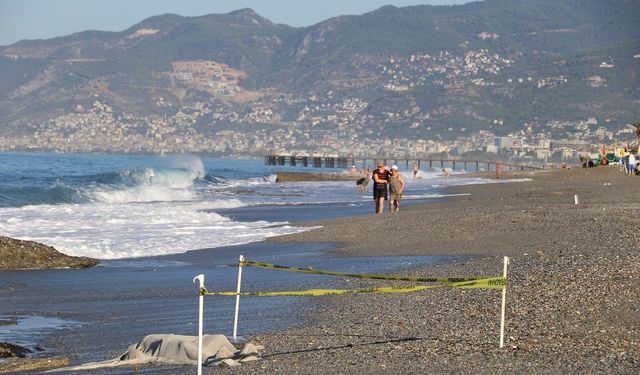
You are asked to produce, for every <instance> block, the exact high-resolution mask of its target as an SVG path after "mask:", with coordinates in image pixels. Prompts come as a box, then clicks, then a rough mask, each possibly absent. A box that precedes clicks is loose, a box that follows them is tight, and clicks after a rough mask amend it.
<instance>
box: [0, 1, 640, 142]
mask: <svg viewBox="0 0 640 375" xmlns="http://www.w3.org/2000/svg"><path fill="white" fill-rule="evenodd" d="M639 22H640V1H637V0H615V1H595V0H558V1H551V0H540V1H535V2H530V1H524V0H489V1H485V2H475V3H469V4H465V5H457V6H426V5H425V6H412V7H404V8H396V7H393V6H385V7H382V8H380V9H378V10H375V11H373V12H370V13H367V14H364V15H361V16H340V17H335V18H331V19H328V20H326V21H323V22H320V23H318V24H316V25H313V26H310V27H305V28H292V27H289V26H286V25H278V24H274V23H273V22H271V21H269V20H267V19H265V18H263V17H261V16H259V15H258V14H256V13H255V12H254V11H252V10H251V9H241V10H238V11H235V12H231V13H229V14H224V15H206V16H201V17H182V16H178V15H173V14H166V15H161V16H157V17H152V18H149V19H146V20H144V21H142V22H140V23H138V24H137V25H134V26H132V27H131V28H129V29H127V30H124V31H121V32H101V31H85V32H81V33H75V34H72V35H70V36H67V37H59V38H54V39H50V40H37V41H21V42H18V43H15V44H13V45H11V46H7V47H2V48H0V72H1V73H0V116H1V117H0V118H1V119H2V120H0V135H18V134H26V135H29V134H32V133H33V132H34V131H36V129H38V128H42V127H46V126H47V125H46V124H47V123H48V122H50V121H51V120H52V119H55V118H58V117H60V116H65V115H72V114H73V113H85V112H86V111H87V108H90V107H91V106H92V105H93V103H95V102H96V101H98V102H100V103H106V104H108V105H109V106H110V108H111V110H112V111H113V112H114V113H115V115H116V117H118V116H128V117H135V118H139V122H146V123H149V122H151V121H161V119H163V118H167V117H170V118H172V119H173V118H174V116H181V115H180V113H183V112H184V113H187V112H189V111H194V110H193V109H192V108H199V109H198V110H197V111H198V115H197V116H195V117H196V118H195V119H194V120H193V121H192V122H191V124H192V127H193V131H195V132H197V133H198V134H204V135H211V134H215V133H216V132H218V131H221V130H229V129H236V130H238V131H242V129H244V128H245V127H246V126H247V125H251V124H254V123H257V124H260V125H261V126H263V127H264V126H267V125H268V126H270V127H272V128H273V129H277V128H280V127H281V126H283V125H282V123H288V122H293V123H296V124H299V126H300V128H301V129H306V128H308V127H311V128H312V127H314V126H316V125H314V123H315V122H318V121H319V123H320V124H322V126H323V127H325V128H331V127H332V126H337V124H338V123H339V122H340V121H360V122H361V123H362V124H361V125H362V126H361V128H360V129H361V131H362V132H367V131H366V129H370V130H369V131H368V133H369V134H372V131H371V129H375V132H376V133H379V134H381V135H382V134H393V135H402V136H407V137H410V138H411V137H425V138H429V137H436V136H437V137H440V138H442V137H444V138H446V137H451V136H454V135H456V134H458V133H459V132H457V131H451V130H448V131H447V134H444V133H443V131H444V129H449V128H454V129H456V130H458V129H462V128H465V129H467V131H470V130H482V129H488V130H491V131H493V132H496V133H505V134H506V133H507V132H509V131H512V130H517V129H519V128H521V127H522V126H523V123H525V122H532V121H533V122H536V121H537V122H543V121H548V120H555V119H557V120H572V119H576V118H586V117H590V116H597V117H601V118H602V119H605V118H607V119H609V120H610V126H620V125H621V124H624V123H625V122H629V121H631V120H633V119H636V118H637V117H639V116H640V110H639V109H638V105H637V104H638V101H639V100H640V89H639V87H640V84H639V83H640V79H639V77H638V71H639V69H638V67H639V66H640V58H634V56H635V55H638V54H639V53H640V28H638V27H636V25H637V24H639ZM520 80H522V82H520ZM514 82H515V83H514ZM345 100H346V101H347V102H348V106H349V108H352V109H353V108H355V109H353V111H355V112H353V113H354V114H357V116H359V118H358V119H357V120H350V118H351V117H350V116H351V115H349V116H346V115H343V114H344V112H345V111H346V110H345V109H344V108H338V107H339V105H338V104H336V103H341V102H344V101H345ZM360 103H362V104H360ZM361 107H362V108H361ZM309 108H313V110H310V109H309ZM254 112H255V113H258V114H256V115H252V114H253V113H254ZM391 112H393V114H390V113H391ZM311 119H316V120H311ZM317 119H320V120H317ZM338 120H340V121H338ZM114 121H115V120H114ZM171 121H174V120H171ZM190 121H191V120H190ZM496 121H499V122H501V124H500V125H499V126H498V125H496V124H497V123H496ZM28 124H30V125H28ZM416 124H417V125H416ZM137 129H139V130H140V132H141V133H143V134H144V133H145V131H146V132H147V133H148V130H145V129H146V127H145V126H138V127H137ZM248 129H251V127H249V128H248ZM248 131H250V130H248Z"/></svg>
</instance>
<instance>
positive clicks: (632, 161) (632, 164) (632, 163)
mask: <svg viewBox="0 0 640 375" xmlns="http://www.w3.org/2000/svg"><path fill="white" fill-rule="evenodd" d="M628 163H629V165H628V167H627V174H628V175H630V176H633V175H635V174H636V156H635V155H634V154H633V152H630V153H629V161H628Z"/></svg>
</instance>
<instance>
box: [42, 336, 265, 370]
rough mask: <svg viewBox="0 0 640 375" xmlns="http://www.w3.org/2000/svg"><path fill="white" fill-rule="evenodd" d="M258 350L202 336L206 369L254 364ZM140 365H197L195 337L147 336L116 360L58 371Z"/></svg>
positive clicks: (217, 337) (249, 345) (213, 337)
mask: <svg viewBox="0 0 640 375" xmlns="http://www.w3.org/2000/svg"><path fill="white" fill-rule="evenodd" d="M260 349H263V348H262V347H261V346H255V345H253V344H250V343H248V344H246V345H245V346H244V348H243V349H242V350H237V349H236V348H235V347H234V346H233V344H231V343H230V342H229V340H227V338H226V337H225V336H224V335H204V336H203V338H202V358H203V360H204V365H205V366H212V365H214V366H215V365H226V366H237V365H239V364H240V363H241V362H247V361H255V360H257V359H259V358H260V353H259V352H258V350H260ZM139 364H166V365H194V366H196V365H197V364H198V336H183V335H173V334H153V335H148V336H145V338H143V339H142V341H140V342H139V343H137V344H133V345H131V346H130V347H129V349H128V350H127V352H126V353H124V354H123V355H121V356H120V357H119V358H116V359H111V360H107V361H102V362H92V363H86V364H83V365H79V366H73V367H67V368H64V369H59V370H58V371H60V370H65V371H68V370H90V369H94V368H101V367H115V366H127V365H139ZM53 371H56V370H53Z"/></svg>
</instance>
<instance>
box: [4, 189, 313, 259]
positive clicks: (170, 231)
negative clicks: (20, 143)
mask: <svg viewBox="0 0 640 375" xmlns="http://www.w3.org/2000/svg"><path fill="white" fill-rule="evenodd" d="M234 204H239V203H238V202H237V201H236V202H231V203H230V205H234ZM219 206H220V202H218V204H216V202H209V203H205V204H202V203H198V202H184V203H175V202H164V203H138V204H73V205H40V206H25V207H20V208H6V209H2V210H0V230H1V231H2V233H3V234H4V235H7V236H10V237H14V238H19V239H24V240H31V241H37V242H41V243H44V244H47V245H51V246H54V247H55V248H56V249H58V250H60V251H61V252H63V253H65V254H69V255H75V256H88V257H92V258H97V259H119V258H134V257H144V256H156V255H166V254H175V253H182V252H185V251H188V250H193V249H202V248H213V247H220V246H228V245H239V244H244V243H249V242H256V241H261V240H263V239H265V238H267V237H271V236H276V235H283V234H289V233H297V232H300V231H303V230H306V229H303V228H296V227H291V226H288V225H286V224H287V223H284V222H276V223H274V222H266V221H256V222H233V221H230V220H229V219H227V218H226V217H224V216H221V215H218V214H216V213H215V212H204V211H202V210H201V209H202V208H209V209H210V208H213V207H219Z"/></svg>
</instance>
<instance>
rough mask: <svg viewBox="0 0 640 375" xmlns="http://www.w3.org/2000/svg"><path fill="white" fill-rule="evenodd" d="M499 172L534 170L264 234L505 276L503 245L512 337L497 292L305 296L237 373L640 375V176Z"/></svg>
mask: <svg viewBox="0 0 640 375" xmlns="http://www.w3.org/2000/svg"><path fill="white" fill-rule="evenodd" d="M503 177H504V178H530V179H531V181H529V182H517V183H505V184H491V185H475V186H464V187H456V188H452V189H450V190H451V191H452V192H460V193H470V195H468V196H461V197H456V198H451V199H450V200H449V201H447V202H444V203H436V204H432V205H426V206H419V207H407V208H406V210H403V211H402V212H400V213H398V214H391V213H388V212H387V213H385V214H384V215H374V214H369V215H365V216H359V217H351V218H340V219H336V220H330V221H322V222H312V223H307V224H308V225H322V228H321V229H317V230H314V231H311V232H305V233H301V234H295V235H290V236H284V237H279V238H274V239H271V240H270V241H271V242H280V241H283V242H303V243H304V242H315V241H336V242H338V243H339V244H340V245H339V246H338V247H337V248H336V249H335V250H333V254H334V255H336V256H346V257H352V256H373V255H377V256H380V255H386V256H391V255H451V254H469V255H475V257H474V259H475V260H467V261H460V262H456V263H452V264H449V265H438V266H425V267H419V268H417V269H414V270H413V271H412V272H410V273H411V274H416V275H418V274H420V275H430V276H431V275H434V276H498V275H500V274H501V273H502V260H503V256H504V255H507V256H509V257H510V258H511V263H510V266H509V279H508V280H509V287H508V289H507V312H506V334H505V347H504V348H502V349H500V348H499V347H498V344H499V316H500V303H501V293H500V292H499V291H496V290H460V289H446V290H445V289H441V290H432V291H426V292H421V293H412V294H375V295H374V294H366V295H355V296H331V297H322V298H317V299H308V303H309V304H311V306H312V308H311V310H310V311H309V312H308V314H307V315H306V326H305V327H304V328H302V329H291V330H287V331H285V332H274V333H272V334H260V335H254V336H250V337H249V338H250V339H252V340H254V341H256V342H258V343H260V344H262V345H264V346H265V351H264V360H263V361H262V362H260V363H254V364H250V365H247V366H243V367H242V368H240V369H237V371H236V372H237V373H242V374H245V373H246V374H274V373H283V374H284V373H286V374H305V373H319V374H333V373H343V374H361V373H375V374H418V373H464V374H494V373H518V374H519V373H528V374H540V373H546V374H548V373H555V374H559V373H575V374H584V373H608V374H609V373H614V374H637V373H638V372H639V371H640V327H639V324H640V310H639V308H640V304H639V303H638V302H639V298H638V296H639V295H640V240H639V238H640V237H639V236H638V226H639V222H640V221H639V218H640V216H639V214H638V212H640V211H639V210H638V209H639V208H640V177H630V176H624V175H623V174H622V173H620V172H619V171H618V168H617V167H615V166H611V167H601V168H600V167H599V168H590V169H570V170H551V171H540V172H519V171H518V172H506V173H505V174H504V176H503ZM575 194H577V195H578V196H579V200H580V204H578V205H575V204H574V195H575ZM372 205H373V203H372ZM372 211H373V208H372ZM341 284H342V286H343V287H344V288H349V287H351V288H353V287H360V286H380V285H381V284H384V285H389V283H388V282H387V283H381V282H373V281H372V282H362V281H353V280H343V281H342V282H341ZM398 285H404V284H398ZM211 373H215V371H211Z"/></svg>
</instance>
